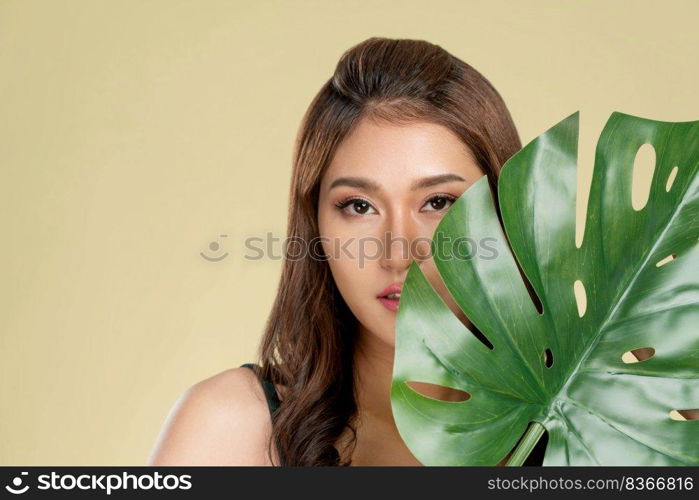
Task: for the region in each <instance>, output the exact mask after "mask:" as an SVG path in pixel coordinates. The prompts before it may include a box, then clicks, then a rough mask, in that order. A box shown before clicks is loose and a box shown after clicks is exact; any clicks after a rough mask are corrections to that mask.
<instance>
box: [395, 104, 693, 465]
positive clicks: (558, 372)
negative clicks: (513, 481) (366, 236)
mask: <svg viewBox="0 0 699 500" xmlns="http://www.w3.org/2000/svg"><path fill="white" fill-rule="evenodd" d="M578 116H579V113H578V112H576V113H574V114H572V115H570V116H569V117H568V118H566V119H565V120H563V121H561V122H560V123H558V124H557V125H555V126H554V127H552V128H551V129H550V130H548V131H546V132H545V133H544V134H542V135H541V136H539V137H538V138H537V139H535V140H534V141H532V142H531V143H529V144H528V145H527V146H525V147H524V148H523V149H522V150H521V151H519V152H518V153H516V154H515V155H514V156H513V157H512V158H510V159H509V160H508V161H507V163H506V164H505V165H504V166H503V169H502V171H501V174H500V178H499V181H498V186H497V194H498V199H499V205H500V213H501V216H502V225H501V223H500V220H499V218H498V212H497V211H496V207H495V204H494V203H495V202H494V200H493V197H492V193H491V189H490V187H489V185H488V182H487V179H486V177H483V178H481V179H479V181H477V182H475V183H474V184H473V185H472V186H471V187H470V188H469V189H468V190H467V191H466V192H465V193H464V194H463V195H462V196H461V197H460V198H459V199H458V200H457V201H456V202H455V203H454V204H453V205H452V206H451V208H450V209H449V211H448V212H447V214H446V215H445V216H444V218H443V219H442V220H441V221H440V224H439V226H438V227H437V229H436V231H435V235H434V236H433V240H432V255H433V257H434V260H435V264H436V267H437V269H438V271H439V273H440V275H441V277H442V279H443V280H444V282H445V284H446V286H447V288H448V290H449V292H450V293H451V295H452V296H453V297H454V300H455V302H456V303H457V304H458V306H459V307H460V308H461V309H462V310H463V312H464V313H465V314H466V316H467V317H468V319H469V320H470V322H471V323H472V324H473V325H474V326H475V329H473V328H472V329H469V328H467V327H466V326H465V325H464V323H462V322H461V321H460V320H459V319H458V318H457V316H455V315H454V313H453V312H452V311H451V310H450V309H449V307H448V306H447V305H446V304H445V303H444V302H443V301H442V299H441V298H440V297H439V295H437V293H436V292H435V289H434V288H433V287H432V285H431V284H430V282H429V281H428V280H427V279H426V278H425V276H424V274H423V273H422V271H421V270H420V267H419V266H418V264H417V263H416V262H413V263H412V264H411V267H410V269H409V271H408V275H407V277H406V281H405V283H404V287H403V291H402V294H401V299H400V307H399V310H398V313H397V318H396V352H395V360H394V361H395V362H394V369H393V384H392V388H391V402H392V407H393V413H394V417H395V419H396V424H397V426H398V429H399V432H400V434H401V436H402V438H403V440H404V441H405V443H406V445H407V446H408V447H409V448H410V450H411V451H412V452H413V454H414V455H415V456H416V458H417V459H418V460H420V462H422V463H423V464H424V465H495V464H497V463H498V462H499V461H500V460H501V459H503V457H504V456H506V455H507V453H508V452H509V451H510V450H512V449H513V447H514V446H515V445H516V444H517V443H518V441H519V440H520V438H521V437H522V436H523V435H524V434H525V431H527V429H529V431H527V434H526V435H525V439H523V440H522V442H525V441H532V440H533V441H534V442H536V439H537V438H538V437H539V436H540V435H541V433H542V432H543V429H544V428H545V429H546V430H547V431H548V437H549V438H548V443H547V447H546V454H545V457H544V462H543V465H545V466H547V465H699V420H695V418H696V411H695V412H694V413H692V411H691V410H693V409H696V408H699V245H698V244H697V243H698V242H697V238H698V237H699V175H697V170H698V169H699V121H696V122H679V123H669V122H661V121H655V120H649V119H644V118H640V117H636V116H631V115H627V114H623V113H618V112H615V113H612V115H611V116H610V118H609V120H608V122H607V124H606V126H605V127H604V130H603V131H602V134H601V137H600V139H599V142H598V144H597V149H596V155H595V169H594V172H593V177H592V185H591V189H590V195H589V202H588V209H587V219H586V223H585V230H584V234H583V241H582V244H581V246H580V247H577V246H576V244H575V203H576V200H575V197H576V168H577V137H578ZM644 144H650V145H651V146H652V148H653V149H654V150H655V152H656V164H655V168H654V171H653V175H652V183H651V185H650V191H649V194H648V200H647V203H646V204H645V206H644V207H642V208H641V209H640V210H638V209H637V207H636V208H635V207H634V206H632V189H631V187H632V181H633V177H634V164H635V159H636V155H637V152H638V151H639V149H640V148H641V146H643V145H644ZM644 147H645V148H648V147H649V146H644ZM503 225H504V231H503ZM464 242H470V243H473V242H479V243H482V242H487V245H486V244H485V243H483V244H482V245H481V247H482V248H486V247H487V248H488V250H487V251H479V252H474V251H473V245H471V246H470V250H469V251H464V249H463V247H464V245H463V243H464ZM518 264H519V266H520V267H521V272H520V269H519V268H518ZM522 273H524V275H525V276H526V279H527V280H528V281H529V283H530V284H531V287H532V288H533V291H534V293H535V294H536V297H537V298H538V300H539V302H540V308H541V311H540V308H539V307H537V304H536V302H535V301H534V297H532V295H530V292H529V291H528V289H527V285H526V284H525V282H524V278H523V276H522ZM576 292H577V293H576ZM576 295H577V297H576ZM472 330H475V331H472ZM483 337H485V339H483ZM644 348H646V349H645V351H644V352H646V353H651V354H652V355H651V356H650V357H649V358H647V359H644V360H642V361H638V360H637V358H636V357H633V358H629V357H628V356H629V351H633V350H638V349H644ZM625 353H626V354H625ZM646 357H647V356H646ZM639 358H643V357H642V356H640V357H639ZM630 360H633V361H636V362H629V361H630ZM408 382H423V383H428V384H436V385H440V386H445V387H450V388H453V389H457V390H459V391H464V392H466V393H468V396H470V397H468V399H466V400H463V401H442V400H438V399H434V398H432V397H428V396H427V395H423V394H421V393H419V392H417V391H416V390H413V388H411V386H410V385H409V384H408ZM688 415H691V416H689V417H688ZM537 429H538V430H537ZM521 446H522V445H521V444H520V445H519V447H518V448H517V450H520V447H521ZM528 449H529V450H530V449H531V446H529V448H528ZM517 454H518V451H516V452H515V455H517ZM525 456H526V455H525ZM520 459H521V457H520ZM509 464H511V465H518V464H521V460H520V461H519V462H518V463H513V462H512V461H510V462H509Z"/></svg>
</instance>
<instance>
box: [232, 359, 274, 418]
mask: <svg viewBox="0 0 699 500" xmlns="http://www.w3.org/2000/svg"><path fill="white" fill-rule="evenodd" d="M240 366H241V367H245V368H250V369H251V370H252V372H253V373H254V374H255V375H257V378H258V379H259V380H260V382H261V383H262V388H263V389H264V391H265V398H266V399H267V406H268V407H269V413H270V415H271V416H272V419H274V413H275V412H276V411H277V408H279V404H280V402H279V396H278V395H277V390H276V389H275V388H274V384H273V383H272V382H270V381H269V380H267V379H263V378H260V375H259V373H260V372H259V369H260V367H259V366H258V365H257V364H256V363H244V364H242V365H240Z"/></svg>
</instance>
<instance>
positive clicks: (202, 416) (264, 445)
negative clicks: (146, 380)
mask: <svg viewBox="0 0 699 500" xmlns="http://www.w3.org/2000/svg"><path fill="white" fill-rule="evenodd" d="M271 429H272V423H271V419H270V416H269V410H268V407H267V403H266V400H265V396H264V391H263V389H262V387H261V385H260V382H259V381H258V379H257V377H256V376H255V374H254V373H253V372H252V370H249V369H248V368H244V367H240V368H231V369H228V370H225V371H223V372H220V373H218V374H216V375H213V376H211V377H209V378H207V379H204V380H202V381H200V382H197V383H196V384H194V385H192V386H191V387H190V388H188V389H187V390H186V391H185V392H184V393H183V394H182V395H181V396H180V397H179V398H178V399H177V401H175V403H174V405H173V406H172V408H171V409H170V412H169V413H168V415H167V417H166V419H165V422H164V424H163V427H162V429H161V431H160V434H159V436H158V439H157V441H156V443H155V445H154V447H153V451H152V452H151V455H150V456H149V458H148V465H271V464H270V462H269V458H268V457H267V449H268V443H269V437H270V433H271ZM275 459H276V458H275Z"/></svg>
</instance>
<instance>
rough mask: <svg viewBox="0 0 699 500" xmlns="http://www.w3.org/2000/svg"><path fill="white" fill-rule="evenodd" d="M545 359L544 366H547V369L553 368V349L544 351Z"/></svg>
mask: <svg viewBox="0 0 699 500" xmlns="http://www.w3.org/2000/svg"><path fill="white" fill-rule="evenodd" d="M543 358H544V365H545V366H546V368H551V366H552V365H553V353H552V352H551V349H546V350H545V351H544V355H543Z"/></svg>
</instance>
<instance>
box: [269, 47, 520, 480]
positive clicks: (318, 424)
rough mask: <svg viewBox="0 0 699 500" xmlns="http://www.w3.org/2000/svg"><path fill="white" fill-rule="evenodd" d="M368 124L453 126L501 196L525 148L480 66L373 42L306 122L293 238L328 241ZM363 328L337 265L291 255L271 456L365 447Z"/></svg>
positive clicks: (283, 291)
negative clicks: (339, 190)
mask: <svg viewBox="0 0 699 500" xmlns="http://www.w3.org/2000/svg"><path fill="white" fill-rule="evenodd" d="M365 117H369V118H373V119H382V120H385V121H387V122H389V123H394V124H396V123H409V122H411V121H429V122H433V123H437V124H441V125H443V126H445V127H447V128H449V129H450V130H451V131H453V132H454V133H455V134H456V135H457V136H458V137H459V138H461V140H463V142H464V143H465V144H466V145H467V146H468V147H469V148H470V150H471V151H472V152H473V153H474V154H475V158H476V160H477V162H478V164H479V166H480V167H481V169H482V170H483V172H484V173H485V174H486V175H487V176H488V178H489V181H490V185H491V189H493V193H494V194H496V192H495V186H496V182H497V177H498V174H499V171H500V168H501V166H502V165H503V164H504V163H505V161H506V160H507V159H508V158H509V157H510V156H512V155H513V154H514V153H515V152H517V151H518V150H519V149H521V143H520V139H519V136H518V133H517V130H516V128H515V125H514V123H513V121H512V118H511V116H510V113H509V111H508V110H507V107H506V106H505V103H504V102H503V99H502V98H501V96H500V94H499V93H498V92H497V91H496V90H495V88H494V87H493V86H492V85H491V84H490V82H489V81H488V80H487V79H485V78H484V77H483V76H482V75H481V74H480V73H479V72H478V71H476V70H475V69H474V68H472V67H471V66H469V65H468V64H466V63H465V62H463V61H461V60H460V59H458V58H456V57H454V56H453V55H451V54H450V53H448V52H447V51H446V50H444V49H443V48H441V47H440V46H439V45H435V44H432V43H429V42H427V41H424V40H408V39H390V38H381V37H372V38H369V39H367V40H365V41H363V42H361V43H359V44H357V45H355V46H354V47H352V48H350V49H349V50H347V51H346V52H345V53H344V54H343V55H342V57H341V58H340V60H339V62H338V63H337V66H336V68H335V72H334V74H333V75H332V77H331V78H330V79H329V80H328V81H327V82H325V84H324V85H323V86H322V88H321V89H320V91H319V92H318V94H317V95H316V96H315V98H314V99H313V101H312V102H311V104H310V106H309V108H308V110H307V111H306V114H305V116H304V118H303V121H302V123H301V126H300V129H299V132H298V136H297V140H296V146H295V151H294V157H293V169H292V175H291V190H290V196H289V216H288V221H287V238H289V240H288V241H303V242H313V241H317V239H318V237H319V233H318V221H317V205H318V190H319V185H320V181H321V178H322V176H323V174H324V172H325V170H326V167H327V166H328V164H329V163H330V161H331V160H332V157H333V154H334V152H335V150H336V148H337V147H338V145H339V144H340V142H341V141H342V140H343V138H344V137H346V136H347V135H348V134H349V133H350V132H351V131H352V130H353V127H355V126H356V125H357V123H358V122H359V121H360V119H362V118H365ZM292 238H293V239H292ZM316 255H317V254H316ZM356 332H357V319H356V317H355V316H354V315H353V314H352V312H351V311H350V310H349V308H348V306H347V304H346V303H345V301H344V300H343V298H342V296H341V295H340V293H339V291H338V289H337V287H336V285H335V282H334V279H333V277H332V274H331V272H330V268H329V266H328V263H327V261H325V260H322V259H319V258H315V257H314V256H312V255H308V253H306V255H304V257H303V258H300V259H299V258H293V259H286V258H285V259H284V261H283V267H282V273H281V278H280V280H279V285H278V289H277V295H276V299H275V300H274V303H273V306H272V310H271V313H270V315H269V318H268V321H267V323H266V325H265V330H264V336H263V338H262V342H261V344H260V347H259V352H258V363H259V364H260V365H261V370H260V371H259V373H258V376H260V377H261V378H265V379H267V380H270V381H272V382H273V383H274V384H277V385H278V386H283V388H284V389H283V392H282V393H281V394H280V398H281V404H280V406H279V408H278V409H277V410H276V412H275V413H274V415H273V418H272V422H273V425H272V436H271V440H270V448H269V458H270V461H272V446H273V445H274V446H276V449H277V452H278V454H279V458H280V463H279V465H286V466H320V465H350V463H351V460H350V459H346V460H344V461H343V460H341V458H340V453H339V451H338V449H337V448H336V444H337V443H338V442H339V441H338V440H339V438H340V436H341V435H342V434H343V433H344V431H345V430H346V429H349V430H350V431H351V434H352V435H353V436H354V437H353V438H352V439H350V441H349V443H348V444H347V445H346V446H344V447H343V455H344V454H345V452H347V451H348V450H353V449H354V445H355V444H356V428H355V426H354V421H355V418H356V415H357V407H356V402H355V378H354V372H353V362H352V360H353V351H354V346H355V340H356ZM348 456H350V455H348Z"/></svg>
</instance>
